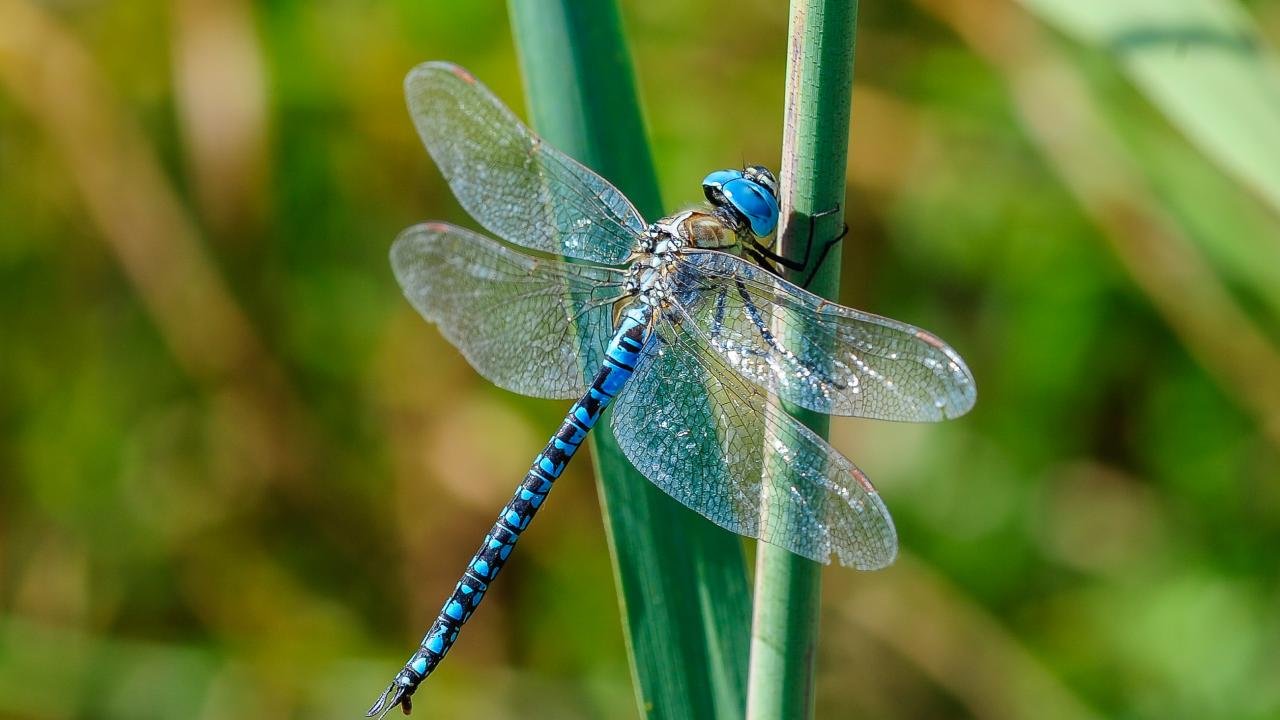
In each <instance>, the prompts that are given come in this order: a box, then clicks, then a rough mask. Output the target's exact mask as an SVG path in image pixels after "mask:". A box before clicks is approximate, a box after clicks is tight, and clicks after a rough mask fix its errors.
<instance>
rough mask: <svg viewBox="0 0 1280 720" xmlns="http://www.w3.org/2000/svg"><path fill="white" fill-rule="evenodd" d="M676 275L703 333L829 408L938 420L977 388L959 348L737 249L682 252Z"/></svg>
mask: <svg viewBox="0 0 1280 720" xmlns="http://www.w3.org/2000/svg"><path fill="white" fill-rule="evenodd" d="M686 260H687V261H688V262H686V263H685V264H684V266H683V267H682V269H681V275H682V277H681V278H680V280H679V282H678V284H679V285H680V286H682V287H688V288H696V289H697V292H688V293H682V299H683V300H684V304H685V307H686V309H687V310H688V312H689V314H690V315H691V316H692V317H693V318H694V319H695V323H696V325H697V326H698V327H699V329H700V331H701V332H702V333H703V335H704V337H703V340H704V341H705V342H706V343H707V344H708V345H710V346H711V347H712V348H713V349H714V350H715V351H716V353H717V354H719V355H720V357H721V359H722V360H723V361H724V362H725V363H726V364H727V365H729V367H732V368H733V369H734V370H736V371H738V372H739V373H740V374H741V375H742V376H743V377H745V378H747V379H748V380H750V381H751V382H753V383H755V384H756V385H759V386H760V387H762V388H764V389H766V390H768V391H769V392H772V393H776V394H777V395H778V396H779V397H781V398H782V399H784V400H786V401H788V402H791V403H794V404H796V405H798V406H800V407H803V408H806V409H809V410H813V411H815V412H820V413H825V414H828V415H848V416H855V417H864V418H873V419H877V420H903V421H911V422H935V421H939V420H946V419H949V418H954V417H958V416H960V415H963V414H964V413H966V412H968V411H969V409H970V408H972V407H973V403H974V400H975V399H976V397H977V394H976V390H975V386H974V382H973V376H972V375H971V374H970V373H969V368H968V367H966V366H965V364H964V361H963V360H961V359H960V355H959V354H958V353H956V351H955V350H953V349H951V348H950V347H949V346H948V345H947V344H946V343H944V342H942V340H940V339H938V338H937V337H936V336H934V335H932V334H930V333H927V332H925V331H924V330H921V329H919V328H916V327H913V326H911V325H908V324H906V323H901V322H898V321H897V320H890V319H889V318H884V317H880V316H879V315H872V314H870V313H864V312H860V311H858V310H854V309H852V308H847V307H844V306H842V305H836V304H835V303H832V302H829V301H827V300H825V299H823V298H821V297H819V296H817V295H814V294H813V293H811V292H809V291H807V290H805V289H803V288H801V287H798V286H796V285H793V284H792V283H789V282H787V281H786V280H783V279H782V278H780V277H778V276H777V275H774V274H773V273H770V272H768V271H766V270H763V269H761V268H759V267H756V266H754V265H749V264H747V263H745V262H743V261H742V260H740V259H739V258H736V257H733V256H730V255H725V254H724V253H717V252H708V251H693V252H690V253H687V254H686Z"/></svg>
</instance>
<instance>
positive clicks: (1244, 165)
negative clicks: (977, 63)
mask: <svg viewBox="0 0 1280 720" xmlns="http://www.w3.org/2000/svg"><path fill="white" fill-rule="evenodd" d="M1022 3H1023V5H1025V6H1026V7H1027V8H1028V9H1030V10H1031V11H1032V12H1034V13H1035V14H1037V15H1038V16H1039V17H1040V18H1041V19H1043V20H1045V21H1046V22H1048V23H1050V24H1051V25H1053V26H1055V27H1057V28H1058V29H1060V30H1062V31H1064V32H1066V33H1068V34H1069V35H1071V36H1072V37H1074V38H1076V39H1077V40H1080V41H1081V42H1084V43H1086V44H1088V45H1091V46H1093V47H1095V48H1097V49H1099V50H1102V51H1105V52H1108V53H1110V54H1111V55H1112V56H1113V57H1114V58H1115V59H1116V60H1117V61H1119V63H1120V65H1121V66H1122V67H1123V68H1124V70H1125V72H1126V73H1127V74H1128V76H1129V77H1130V79H1132V81H1133V82H1134V84H1135V85H1137V87H1138V89H1139V90H1141V91H1142V92H1143V93H1144V94H1145V95H1146V97H1147V99H1148V100H1150V101H1151V102H1152V103H1153V104H1154V105H1155V106H1156V107H1158V108H1159V109H1160V111H1161V112H1163V113H1164V114H1165V116H1166V117H1168V119H1169V121H1170V122H1172V123H1173V124H1174V125H1175V126H1176V127H1177V128H1178V129H1179V130H1181V131H1182V132H1183V134H1185V135H1186V137H1187V138H1188V139H1189V140H1190V141H1191V142H1192V143H1193V144H1195V145H1196V146H1197V147H1198V148H1199V149H1200V151H1201V152H1203V153H1204V154H1205V155H1206V156H1207V157H1209V158H1210V159H1211V160H1213V161H1214V162H1215V163H1217V164H1218V165H1220V166H1221V167H1222V168H1223V169H1225V170H1226V171H1227V172H1228V173H1230V174H1231V175H1232V176H1234V177H1235V178H1236V179H1237V180H1238V181H1240V182H1242V183H1243V184H1244V185H1245V186H1247V187H1249V188H1251V189H1252V190H1253V191H1254V192H1256V193H1258V195H1259V196H1261V197H1262V198H1263V199H1264V200H1266V201H1267V202H1268V203H1269V204H1270V205H1271V207H1272V208H1273V209H1275V210H1276V211H1277V212H1280V142H1276V138H1280V61H1278V60H1277V57H1276V54H1275V52H1274V51H1272V50H1271V49H1270V48H1269V47H1267V45H1266V44H1265V42H1264V41H1263V39H1262V37H1261V36H1260V35H1259V34H1258V31H1257V28H1256V27H1255V26H1254V25H1253V23H1252V22H1251V21H1250V19H1249V16H1248V15H1247V14H1246V13H1245V12H1244V11H1243V10H1242V9H1241V8H1240V7H1239V5H1238V4H1237V3H1235V2H1229V1H1228V0H1128V1H1127V2H1116V1H1115V0H1022Z"/></svg>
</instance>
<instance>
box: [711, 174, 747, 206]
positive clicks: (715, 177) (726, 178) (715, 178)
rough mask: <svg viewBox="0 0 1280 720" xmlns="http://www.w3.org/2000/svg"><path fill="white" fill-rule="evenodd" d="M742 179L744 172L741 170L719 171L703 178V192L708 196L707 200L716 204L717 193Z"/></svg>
mask: <svg viewBox="0 0 1280 720" xmlns="http://www.w3.org/2000/svg"><path fill="white" fill-rule="evenodd" d="M741 178H742V171H740V170H717V171H715V172H713V173H711V174H710V175H708V176H706V177H704V178H702V192H703V193H705V194H706V196H707V200H710V201H711V202H716V197H715V195H716V193H718V192H719V191H720V190H721V189H722V188H724V186H725V185H727V184H729V183H730V182H732V181H734V180H739V179H741Z"/></svg>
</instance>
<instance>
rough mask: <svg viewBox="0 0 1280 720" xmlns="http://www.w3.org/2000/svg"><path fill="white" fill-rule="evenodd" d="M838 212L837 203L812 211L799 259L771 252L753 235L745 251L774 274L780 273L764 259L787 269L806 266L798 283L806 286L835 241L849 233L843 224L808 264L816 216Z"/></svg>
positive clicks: (814, 232)
mask: <svg viewBox="0 0 1280 720" xmlns="http://www.w3.org/2000/svg"><path fill="white" fill-rule="evenodd" d="M838 212H840V205H839V204H837V205H836V206H835V207H833V208H830V209H827V210H823V211H822V212H819V213H814V214H813V215H810V216H809V237H808V241H807V242H806V243H805V244H804V258H803V259H801V260H798V261H797V260H792V259H791V258H787V257H783V256H782V255H779V254H777V253H775V252H773V251H772V250H770V249H769V248H768V247H766V246H764V245H761V244H760V242H759V241H758V240H756V238H754V237H752V238H751V244H750V245H749V246H748V247H747V248H746V249H747V252H748V254H750V255H751V256H752V257H753V258H755V259H756V261H757V262H758V263H759V264H760V265H761V266H762V267H764V268H765V269H766V270H768V271H769V272H771V273H773V274H775V275H780V273H778V271H777V270H776V269H774V268H773V267H770V266H769V265H768V263H766V262H765V260H768V261H769V262H771V263H776V264H778V265H781V266H782V267H784V268H787V269H788V270H804V269H806V268H808V269H809V274H808V276H807V277H805V279H804V282H802V283H800V287H808V286H809V283H811V282H813V276H814V275H815V274H817V272H818V268H820V267H822V263H823V262H825V261H826V259H827V255H828V254H829V253H830V252H831V248H832V247H834V246H835V245H836V243H838V242H840V241H841V240H843V239H844V237H845V235H848V234H849V225H848V224H845V226H844V229H843V230H842V231H841V232H840V234H839V235H837V236H835V237H834V238H832V239H830V240H827V241H826V242H824V243H823V244H822V251H821V252H820V253H819V254H818V261H817V262H816V263H814V265H813V267H810V266H809V256H810V255H811V254H812V251H813V238H814V235H816V234H817V221H818V218H824V217H827V216H828V215H834V214H836V213H838Z"/></svg>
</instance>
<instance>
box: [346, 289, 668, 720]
mask: <svg viewBox="0 0 1280 720" xmlns="http://www.w3.org/2000/svg"><path fill="white" fill-rule="evenodd" d="M649 317H650V313H649V311H648V310H647V309H646V308H643V307H642V308H637V309H636V311H632V312H628V313H626V314H624V315H623V316H622V318H621V319H620V321H619V324H618V329H617V331H616V332H615V333H614V336H613V339H612V340H611V341H610V343H609V347H608V349H607V350H606V351H605V358H604V365H603V367H601V368H600V371H599V372H598V373H597V374H596V376H595V379H594V380H593V381H592V383H591V387H590V388H588V389H587V392H586V394H584V395H583V396H582V398H581V399H579V400H578V402H576V403H574V405H573V407H572V408H570V409H569V412H568V414H567V415H565V418H564V421H563V422H562V423H560V428H559V429H558V430H556V433H555V435H554V436H553V437H552V438H551V442H549V443H547V446H546V448H544V449H543V451H542V452H541V453H540V454H539V455H538V457H536V458H534V461H533V465H532V466H531V467H530V468H529V473H528V474H527V475H525V477H524V481H523V482H521V483H520V487H519V488H518V489H517V490H516V493H515V496H514V497H512V498H511V501H510V502H508V503H507V504H506V506H505V507H503V508H502V512H501V513H500V514H499V515H498V520H497V522H495V523H494V524H493V527H492V528H491V529H490V530H489V532H488V534H487V535H485V537H484V542H483V543H481V545H480V549H479V550H477V551H476V554H475V556H474V557H472V558H471V562H469V563H468V564H467V569H466V570H465V571H464V572H463V573H462V579H461V580H459V581H458V584H457V586H456V587H454V589H453V594H452V595H450V596H449V599H448V600H446V601H445V604H444V607H443V608H441V610H440V614H439V615H438V616H437V617H436V619H435V622H433V623H432V624H431V628H430V629H429V630H427V634H426V635H425V636H424V637H423V638H422V644H421V645H420V646H419V647H418V651H417V652H415V653H414V654H413V657H411V658H409V662H407V663H405V666H404V668H403V669H402V670H401V671H400V672H399V673H397V674H396V677H395V679H394V680H392V681H391V685H390V686H389V687H388V688H387V689H386V691H384V692H383V693H382V695H381V696H380V697H379V698H378V700H377V702H375V703H374V704H373V707H371V708H369V712H368V715H369V716H370V717H372V716H375V715H382V714H385V713H386V712H387V711H388V710H390V709H391V708H394V707H395V706H396V705H400V706H402V707H403V709H404V712H405V714H406V715H407V714H408V713H409V711H410V710H411V709H412V703H411V702H410V697H411V696H412V695H413V692H414V691H415V690H416V689H417V688H418V685H419V684H420V683H421V682H422V681H423V680H424V679H425V678H426V677H427V676H428V675H430V674H431V671H432V670H435V668H436V666H437V665H439V664H440V661H441V660H442V659H443V658H444V656H445V654H446V653H448V652H449V648H451V647H453V643H454V642H455V641H456V640H457V639H458V632H459V631H460V630H461V629H462V626H463V624H465V623H466V622H467V620H468V619H470V618H471V615H472V613H474V612H475V610H476V608H477V607H479V605H480V601H481V600H482V599H484V596H485V593H486V592H488V590H489V584H490V583H492V582H493V580H494V578H496V577H497V576H498V573H499V572H500V571H501V570H502V568H503V566H504V565H506V563H507V558H508V557H510V555H511V550H512V549H513V548H515V545H516V541H517V540H519V539H520V533H522V532H524V529H525V528H526V527H528V526H529V522H530V521H531V520H533V516H534V514H536V513H537V512H538V508H540V507H542V502H543V501H544V500H546V498H547V493H548V492H550V491H551V486H552V485H553V484H555V481H556V479H557V478H559V477H560V474H561V473H562V472H564V469H565V466H567V465H568V464H569V461H570V460H572V459H573V456H574V455H575V454H576V453H577V452H578V448H579V447H581V445H582V441H583V440H584V439H586V436H587V433H588V432H589V431H590V430H591V428H592V427H593V426H595V424H596V422H597V421H599V419H600V415H601V414H602V413H603V412H604V410H605V408H607V407H608V406H609V403H610V402H612V401H613V399H614V397H615V396H617V394H618V392H620V391H621V390H622V387H623V385H625V384H626V382H627V380H629V379H630V378H631V375H632V373H634V372H635V368H636V363H637V362H638V361H639V356H640V352H641V350H642V349H643V348H644V345H645V343H646V342H647V341H648V338H649V335H650V332H651V330H650V328H651V325H652V323H651V322H650V320H649Z"/></svg>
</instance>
